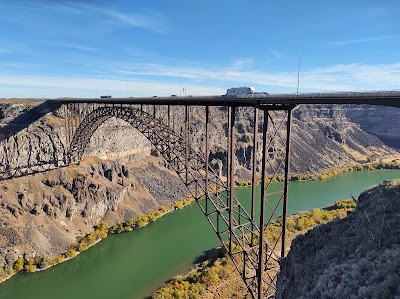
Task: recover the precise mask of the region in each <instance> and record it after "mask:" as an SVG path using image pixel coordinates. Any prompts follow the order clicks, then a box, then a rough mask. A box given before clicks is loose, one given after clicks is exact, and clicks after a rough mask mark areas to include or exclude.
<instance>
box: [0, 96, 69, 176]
mask: <svg viewBox="0 0 400 299" xmlns="http://www.w3.org/2000/svg"><path fill="white" fill-rule="evenodd" d="M61 105H62V104H61V103H60V102H58V101H44V102H43V103H41V104H39V105H37V106H35V107H33V108H30V109H28V110H26V111H23V112H22V113H21V114H19V115H18V116H17V117H15V118H14V119H13V120H12V121H10V122H9V123H7V124H5V125H4V126H3V127H0V142H3V141H6V140H7V139H9V138H10V137H12V136H14V135H16V134H18V133H19V132H21V131H23V130H24V129H26V128H28V127H29V126H30V125H31V124H33V123H34V122H36V121H38V120H39V119H41V118H42V117H43V116H45V115H46V114H47V113H49V112H55V111H56V110H58V109H59V108H60V107H61ZM6 154H7V151H6ZM64 165H65V161H64V160H58V159H49V161H40V162H37V163H35V164H29V165H23V166H11V165H3V166H4V170H3V171H1V172H0V181H2V180H6V179H12V178H17V177H22V176H26V175H31V174H35V173H40V172H45V171H48V170H52V169H55V168H59V167H62V166H64Z"/></svg>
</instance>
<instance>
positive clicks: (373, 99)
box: [52, 91, 400, 107]
mask: <svg viewBox="0 0 400 299" xmlns="http://www.w3.org/2000/svg"><path fill="white" fill-rule="evenodd" d="M52 101H60V102H61V103H98V104H150V105H192V106H253V107H254V106H255V105H257V106H259V107H261V106H263V105H275V106H276V105H299V104H357V105H361V104H369V105H381V106H392V107H400V91H369V92H331V93H301V94H298V95H296V94H253V95H243V96H240V97H235V98H230V97H226V96H184V97H180V96H171V97H130V98H58V99H53V100H52Z"/></svg>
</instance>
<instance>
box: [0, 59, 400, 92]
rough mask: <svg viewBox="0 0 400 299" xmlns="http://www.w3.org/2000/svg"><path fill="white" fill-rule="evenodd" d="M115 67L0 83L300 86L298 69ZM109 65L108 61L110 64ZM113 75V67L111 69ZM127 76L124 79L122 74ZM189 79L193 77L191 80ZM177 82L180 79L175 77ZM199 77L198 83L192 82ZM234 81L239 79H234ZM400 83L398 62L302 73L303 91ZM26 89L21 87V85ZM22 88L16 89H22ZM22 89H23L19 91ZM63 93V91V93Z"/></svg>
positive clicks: (80, 88)
mask: <svg viewBox="0 0 400 299" xmlns="http://www.w3.org/2000/svg"><path fill="white" fill-rule="evenodd" d="M119 66H120V68H117V67H116V68H115V69H113V72H114V74H118V75H119V77H117V78H111V79H92V78H84V77H79V78H65V77H51V76H46V77H42V76H35V75H32V76H16V75H11V76H10V75H8V74H7V75H0V85H3V86H11V85H14V86H24V88H27V87H30V88H34V87H35V88H39V87H40V88H42V89H43V88H45V89H46V88H51V89H57V88H58V89H59V90H60V93H61V92H64V91H65V90H68V91H69V92H71V93H73V94H74V96H78V95H79V93H80V92H81V94H82V93H84V94H87V92H88V91H93V90H96V89H99V90H104V91H109V92H110V93H113V94H114V93H115V94H118V93H120V94H121V95H124V93H123V91H125V92H126V82H127V81H128V83H129V90H131V91H133V90H135V91H136V92H135V93H133V92H132V94H131V95H168V94H174V93H175V94H176V93H177V92H179V90H180V89H179V87H178V86H179V84H175V83H164V82H166V81H171V79H172V80H176V79H177V78H178V77H179V78H182V79H184V80H185V81H186V83H189V84H186V83H185V88H187V89H188V90H189V91H190V94H193V95H201V94H204V95H207V94H211V95H212V94H223V93H224V88H216V87H215V86H216V85H219V86H223V87H226V86H231V85H232V84H237V82H240V84H246V85H250V86H258V87H259V90H263V91H269V90H285V91H287V90H293V91H295V89H296V85H297V73H296V72H290V73H289V72H280V73H269V72H262V71H257V70H252V71H250V70H247V71H236V70H233V69H231V68H230V67H223V66H217V65H215V66H213V67H210V66H207V67H203V68H201V67H193V66H186V67H177V66H170V65H162V64H154V63H153V64H145V63H137V64H133V63H131V64H129V65H126V66H125V67H122V65H119ZM108 67H110V66H108ZM108 71H109V72H108V74H110V71H111V69H108ZM121 78H123V79H121ZM188 80H190V82H187V81H188ZM176 81H177V80H176ZM194 82H196V83H194ZM235 82H236V83H235ZM398 86H400V63H398V64H378V65H367V64H338V65H333V66H330V67H326V68H316V69H312V70H308V71H303V72H301V74H300V89H301V90H302V91H311V90H312V91H354V90H371V89H372V90H385V89H389V90H391V89H396V88H398ZM21 88H22V87H21ZM21 88H18V90H20V89H21ZM18 92H19V91H18ZM62 95H63V94H59V96H62Z"/></svg>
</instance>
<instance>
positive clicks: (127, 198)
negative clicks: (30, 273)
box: [0, 157, 187, 267]
mask: <svg viewBox="0 0 400 299" xmlns="http://www.w3.org/2000/svg"><path fill="white" fill-rule="evenodd" d="M161 164H163V163H162V161H161V160H160V159H158V158H154V157H153V158H151V157H149V158H147V159H146V160H141V161H140V162H139V163H136V165H132V164H126V165H124V164H120V163H118V162H110V161H103V160H100V159H97V158H96V159H95V158H87V159H85V160H83V161H82V162H81V163H80V164H79V165H74V166H67V167H63V168H59V169H55V170H50V171H47V172H46V173H40V174H36V175H31V176H26V177H20V178H16V179H13V180H6V181H3V182H1V187H0V202H1V203H0V219H1V220H0V232H1V237H0V267H4V266H12V265H13V263H14V262H15V260H16V259H17V257H18V256H19V255H21V254H28V255H35V254H38V255H39V256H53V255H56V254H60V253H63V252H65V251H67V250H68V249H69V246H70V244H73V243H75V242H76V237H77V236H80V235H83V234H86V233H88V232H89V231H91V229H92V226H93V225H95V224H97V223H98V222H99V221H101V220H103V221H106V222H107V223H108V224H109V225H112V224H115V223H121V222H123V221H126V220H127V219H129V218H132V217H136V216H139V215H141V214H144V213H147V212H149V211H150V210H153V209H156V208H158V207H160V206H165V205H169V204H172V203H174V202H175V201H177V200H179V199H182V198H184V197H185V196H186V195H187V189H186V187H185V186H184V184H183V183H182V182H181V181H180V180H179V179H178V178H177V177H176V176H175V175H174V174H173V173H171V172H170V171H169V170H167V169H165V168H164V167H163V166H161Z"/></svg>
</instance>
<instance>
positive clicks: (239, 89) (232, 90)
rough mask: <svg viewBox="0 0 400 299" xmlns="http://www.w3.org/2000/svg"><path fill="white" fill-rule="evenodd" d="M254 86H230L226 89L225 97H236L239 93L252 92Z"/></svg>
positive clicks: (253, 91)
mask: <svg viewBox="0 0 400 299" xmlns="http://www.w3.org/2000/svg"><path fill="white" fill-rule="evenodd" d="M254 93H255V88H254V87H248V86H242V87H232V88H229V89H227V90H226V95H225V96H226V97H237V96H239V95H247V94H254Z"/></svg>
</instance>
